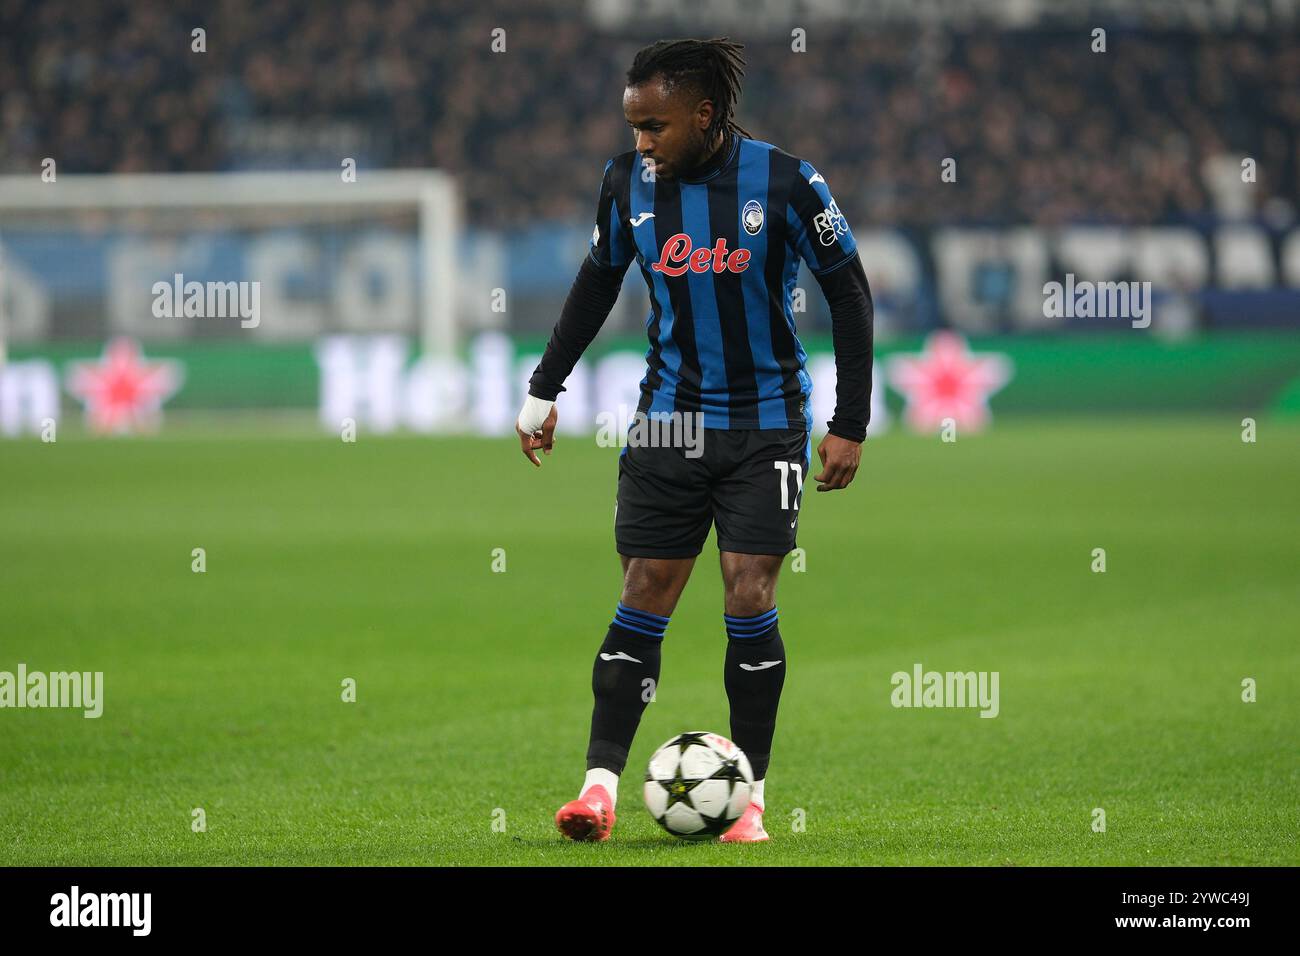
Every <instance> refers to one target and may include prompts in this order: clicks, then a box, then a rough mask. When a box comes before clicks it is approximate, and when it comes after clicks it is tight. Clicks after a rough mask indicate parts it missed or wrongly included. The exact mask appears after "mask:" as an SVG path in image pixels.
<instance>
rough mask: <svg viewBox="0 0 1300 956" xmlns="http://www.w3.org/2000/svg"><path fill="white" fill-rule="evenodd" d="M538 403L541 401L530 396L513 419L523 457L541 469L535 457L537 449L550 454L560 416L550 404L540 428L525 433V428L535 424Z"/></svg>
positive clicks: (552, 404) (540, 464) (540, 463)
mask: <svg viewBox="0 0 1300 956" xmlns="http://www.w3.org/2000/svg"><path fill="white" fill-rule="evenodd" d="M539 401H541V399H537V398H533V397H532V396H531V395H530V396H529V397H528V399H527V400H526V401H525V403H524V408H523V411H521V412H520V413H519V417H518V418H516V419H515V434H517V435H518V436H519V447H520V449H521V450H522V451H523V453H524V457H525V458H527V459H528V460H529V461H531V462H532V463H533V464H534V465H536V466H537V467H538V468H541V467H542V462H541V460H540V459H539V458H538V457H537V449H539V448H540V449H542V450H543V451H544V452H545V453H546V454H548V455H549V454H550V453H551V448H552V447H553V446H554V445H555V422H556V420H557V419H558V418H559V417H560V416H559V412H558V411H557V409H556V407H555V404H554V403H551V410H550V412H549V413H547V415H546V418H545V420H543V421H542V422H541V424H540V426H538V427H536V428H533V430H532V431H531V432H530V431H525V428H528V427H530V426H533V425H535V424H536V417H537V416H536V412H537V407H536V403H537V402H539Z"/></svg>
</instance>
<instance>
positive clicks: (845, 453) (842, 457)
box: [813, 432, 862, 491]
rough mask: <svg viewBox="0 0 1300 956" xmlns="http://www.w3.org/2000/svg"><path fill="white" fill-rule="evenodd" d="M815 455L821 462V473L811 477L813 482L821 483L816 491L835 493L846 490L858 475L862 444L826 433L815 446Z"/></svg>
mask: <svg viewBox="0 0 1300 956" xmlns="http://www.w3.org/2000/svg"><path fill="white" fill-rule="evenodd" d="M817 455H818V457H819V458H821V460H822V473H821V474H820V475H813V481H819V482H821V484H819V485H818V486H817V490H818V491H835V490H836V489H837V488H847V487H848V486H849V482H850V481H852V480H853V476H854V475H856V474H857V473H858V462H859V461H861V459H862V444H861V443H860V442H856V441H849V440H848V439H847V438H841V437H840V436H839V435H832V434H830V433H829V432H827V434H826V437H824V438H823V439H822V440H821V444H819V445H818V446H817Z"/></svg>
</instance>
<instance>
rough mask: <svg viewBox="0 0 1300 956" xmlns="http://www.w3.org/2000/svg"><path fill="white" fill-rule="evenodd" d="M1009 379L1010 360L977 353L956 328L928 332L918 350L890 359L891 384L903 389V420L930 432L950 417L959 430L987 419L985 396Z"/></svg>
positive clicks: (972, 427)
mask: <svg viewBox="0 0 1300 956" xmlns="http://www.w3.org/2000/svg"><path fill="white" fill-rule="evenodd" d="M1010 380H1011V361H1010V359H1008V358H1007V357H1006V356H1005V355H1001V354H999V353H996V352H990V353H985V354H980V355H976V354H974V353H972V352H971V351H970V349H969V347H968V346H967V344H966V339H965V338H964V337H963V336H961V335H959V334H958V333H956V332H946V331H945V332H932V333H930V335H929V336H928V337H927V338H926V340H925V345H924V346H923V347H922V350H921V354H920V355H914V356H909V355H896V356H894V357H893V358H891V359H890V360H889V384H890V385H892V386H894V388H895V389H897V390H898V391H900V392H902V393H903V397H904V398H906V399H907V408H906V410H905V411H904V413H903V415H904V417H905V419H906V420H907V424H908V425H909V426H911V427H912V428H913V429H914V430H915V431H918V432H932V431H934V430H935V429H937V428H940V427H942V425H943V420H944V419H945V418H951V419H953V420H954V421H956V423H957V427H958V428H960V429H962V430H963V431H979V430H980V429H981V428H983V427H984V426H985V425H987V424H988V422H989V396H990V395H992V394H993V393H994V392H996V391H997V390H998V389H1000V388H1001V387H1002V386H1003V385H1005V384H1007V382H1009V381H1010Z"/></svg>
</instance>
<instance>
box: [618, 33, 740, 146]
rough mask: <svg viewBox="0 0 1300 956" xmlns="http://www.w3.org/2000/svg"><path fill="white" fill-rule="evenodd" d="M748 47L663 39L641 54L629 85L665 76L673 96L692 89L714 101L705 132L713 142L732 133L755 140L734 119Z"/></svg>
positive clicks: (722, 40) (722, 41) (635, 60)
mask: <svg viewBox="0 0 1300 956" xmlns="http://www.w3.org/2000/svg"><path fill="white" fill-rule="evenodd" d="M744 48H745V47H744V44H741V43H732V42H731V41H730V40H729V39H727V38H726V37H715V38H714V39H712V40H660V41H659V42H658V43H652V44H650V45H649V46H648V47H644V48H642V49H641V50H639V51H637V55H636V57H635V58H633V60H632V68H631V69H629V70H628V71H627V85H628V86H640V85H641V84H642V83H645V82H646V81H647V80H651V79H654V78H655V77H656V76H661V77H663V81H664V89H665V90H666V92H668V93H669V94H672V93H673V92H674V91H675V90H678V89H688V90H691V91H692V92H694V93H698V94H699V96H700V98H701V99H708V100H712V101H713V119H712V120H711V121H710V123H709V128H708V129H707V130H706V131H705V135H706V136H707V137H708V139H709V141H710V142H712V140H713V139H714V138H715V137H716V136H717V135H718V134H719V133H723V132H725V131H728V130H730V131H731V132H733V133H738V134H739V135H741V136H744V137H747V138H749V139H753V138H754V137H753V136H751V135H750V133H749V131H748V130H746V129H745V128H744V127H743V126H741V125H740V124H739V123H737V122H736V121H735V119H734V118H733V117H734V116H735V112H736V101H737V100H739V99H740V78H741V77H742V76H744V75H745V59H744V57H742V56H741V55H740V51H741V50H743V49H744Z"/></svg>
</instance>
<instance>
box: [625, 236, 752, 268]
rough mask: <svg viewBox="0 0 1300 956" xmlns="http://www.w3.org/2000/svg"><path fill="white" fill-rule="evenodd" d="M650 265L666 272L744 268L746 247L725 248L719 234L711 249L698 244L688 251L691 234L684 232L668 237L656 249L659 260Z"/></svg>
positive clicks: (747, 256)
mask: <svg viewBox="0 0 1300 956" xmlns="http://www.w3.org/2000/svg"><path fill="white" fill-rule="evenodd" d="M650 268H652V269H654V270H655V271H656V272H665V273H667V274H668V275H670V276H679V275H684V274H685V273H686V270H687V269H690V270H691V271H692V272H708V271H709V270H710V269H712V270H713V271H714V272H737V273H739V272H744V271H745V270H746V269H748V268H749V250H748V249H734V250H732V251H731V252H730V253H728V252H727V240H726V239H723V238H719V239H718V241H717V242H716V243H715V244H714V246H713V248H712V249H708V248H705V247H704V246H701V247H700V248H698V249H695V250H693V251H692V248H691V237H690V236H688V235H687V234H686V233H684V232H679V233H677V235H675V236H673V237H672V238H670V239H669V240H668V241H667V242H665V243H664V245H663V249H662V250H660V252H659V261H658V262H656V263H655V264H654V265H652V266H651V267H650Z"/></svg>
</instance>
